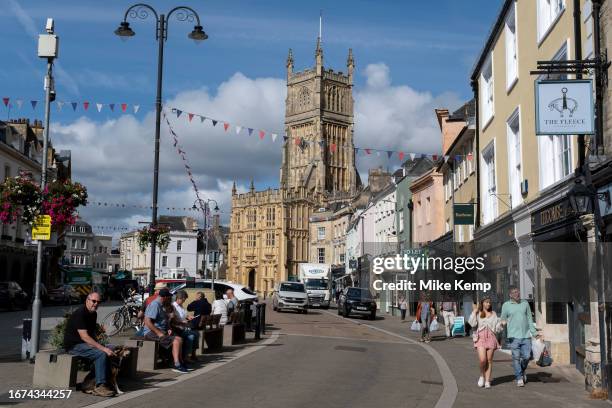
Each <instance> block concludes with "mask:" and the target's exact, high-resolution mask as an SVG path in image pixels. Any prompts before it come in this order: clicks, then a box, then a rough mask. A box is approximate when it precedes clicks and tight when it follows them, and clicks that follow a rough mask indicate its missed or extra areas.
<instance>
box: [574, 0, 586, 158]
mask: <svg viewBox="0 0 612 408" xmlns="http://www.w3.org/2000/svg"><path fill="white" fill-rule="evenodd" d="M574 47H575V50H576V55H574V57H575V58H574V59H575V60H581V59H582V21H581V17H580V0H574ZM576 79H582V72H578V73H576ZM583 165H584V135H578V167H579V168H582V166H583Z"/></svg>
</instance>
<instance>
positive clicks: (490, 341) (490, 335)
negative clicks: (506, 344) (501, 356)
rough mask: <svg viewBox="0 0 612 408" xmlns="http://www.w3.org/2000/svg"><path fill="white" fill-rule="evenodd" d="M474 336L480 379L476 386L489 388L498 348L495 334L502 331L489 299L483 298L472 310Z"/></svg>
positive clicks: (471, 324)
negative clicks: (476, 307)
mask: <svg viewBox="0 0 612 408" xmlns="http://www.w3.org/2000/svg"><path fill="white" fill-rule="evenodd" d="M469 323H470V326H472V330H473V331H474V334H473V335H472V339H473V340H474V348H475V349H476V350H477V352H478V360H479V362H480V377H479V378H478V386H479V387H481V388H482V387H485V388H491V373H492V370H493V354H495V350H497V349H498V348H500V346H499V342H498V341H497V333H499V332H500V331H502V330H503V327H502V324H501V319H500V318H499V317H497V314H496V313H495V311H494V310H493V306H492V303H491V298H490V297H489V296H485V297H484V298H483V299H481V300H480V303H479V304H478V309H477V310H474V311H473V312H472V314H471V315H470V319H469Z"/></svg>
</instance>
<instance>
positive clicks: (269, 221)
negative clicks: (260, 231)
mask: <svg viewBox="0 0 612 408" xmlns="http://www.w3.org/2000/svg"><path fill="white" fill-rule="evenodd" d="M275 221H276V214H275V212H274V208H273V207H270V208H268V209H267V211H266V226H267V227H273V226H274V223H275Z"/></svg>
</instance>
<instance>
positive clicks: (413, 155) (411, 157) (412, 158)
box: [410, 153, 416, 161]
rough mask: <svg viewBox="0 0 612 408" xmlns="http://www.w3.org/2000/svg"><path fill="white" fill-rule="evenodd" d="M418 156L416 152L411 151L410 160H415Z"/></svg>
mask: <svg viewBox="0 0 612 408" xmlns="http://www.w3.org/2000/svg"><path fill="white" fill-rule="evenodd" d="M415 157H416V154H414V153H410V160H412V161H414V158H415Z"/></svg>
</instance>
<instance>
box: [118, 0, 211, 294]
mask: <svg viewBox="0 0 612 408" xmlns="http://www.w3.org/2000/svg"><path fill="white" fill-rule="evenodd" d="M149 12H150V13H152V14H153V16H154V17H155V20H156V22H157V27H156V30H155V39H156V40H157V43H158V53H157V96H156V98H155V161H154V169H153V211H152V215H151V218H152V220H151V225H152V226H153V227H156V226H157V193H158V189H159V131H160V125H161V109H162V103H161V100H162V73H163V66H164V42H165V41H166V40H167V38H168V20H169V19H170V17H171V16H172V15H173V14H175V13H176V14H175V15H176V18H177V20H179V21H189V22H193V21H194V20H195V22H196V25H195V26H194V27H193V31H192V32H191V33H189V35H188V38H190V39H192V40H194V41H196V42H200V41H204V40H206V39H207V38H208V35H206V33H205V32H204V31H203V30H202V26H201V25H200V16H199V15H198V13H196V11H195V10H193V9H192V8H190V7H186V6H179V7H175V8H173V9H172V10H170V11H169V12H168V14H167V15H164V14H159V15H158V14H157V11H155V9H154V8H153V7H151V6H149V5H148V4H142V3H139V4H134V5H133V6H131V7H130V8H128V9H127V10H126V12H125V15H124V17H123V21H122V22H121V23H120V24H119V28H117V29H116V30H115V34H116V35H118V36H119V37H121V38H125V39H127V38H130V37H133V36H134V34H136V33H135V32H134V31H133V30H132V29H131V28H130V23H128V22H127V19H128V17H129V18H132V19H135V18H140V19H142V20H144V19H146V18H147V17H149ZM154 286H155V244H154V243H152V244H151V270H150V275H149V290H150V292H151V294H153V287H154Z"/></svg>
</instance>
